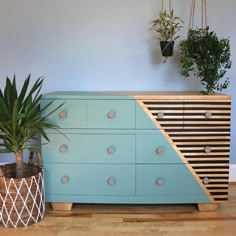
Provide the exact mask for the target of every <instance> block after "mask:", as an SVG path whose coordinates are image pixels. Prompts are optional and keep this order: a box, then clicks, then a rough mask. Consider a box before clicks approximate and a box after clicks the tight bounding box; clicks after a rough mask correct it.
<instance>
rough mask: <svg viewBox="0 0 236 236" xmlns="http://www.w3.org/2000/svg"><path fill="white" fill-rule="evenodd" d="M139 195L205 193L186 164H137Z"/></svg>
mask: <svg viewBox="0 0 236 236" xmlns="http://www.w3.org/2000/svg"><path fill="white" fill-rule="evenodd" d="M136 194H137V195H172V196H175V195H179V196H184V195H204V194H205V193H204V191H203V190H202V188H201V187H200V185H199V184H198V183H197V181H196V180H195V178H194V177H193V176H192V174H191V173H190V172H189V170H188V169H187V167H186V166H185V165H184V164H159V165H137V166H136Z"/></svg>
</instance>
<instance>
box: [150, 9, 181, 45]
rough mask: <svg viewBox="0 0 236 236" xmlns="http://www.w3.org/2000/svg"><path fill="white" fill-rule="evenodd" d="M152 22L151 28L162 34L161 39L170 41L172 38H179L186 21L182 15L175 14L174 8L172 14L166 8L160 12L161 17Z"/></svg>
mask: <svg viewBox="0 0 236 236" xmlns="http://www.w3.org/2000/svg"><path fill="white" fill-rule="evenodd" d="M151 24H152V27H151V29H152V30H154V31H156V32H157V33H158V34H159V35H160V37H158V38H159V39H160V40H161V41H169V40H171V39H172V40H176V39H177V38H179V36H177V33H178V32H179V31H180V29H181V28H182V27H183V24H184V22H183V21H182V20H181V19H180V17H175V16H174V10H173V9H172V10H171V12H170V14H168V13H167V12H166V10H164V11H163V12H160V14H159V18H157V19H156V20H153V21H151Z"/></svg>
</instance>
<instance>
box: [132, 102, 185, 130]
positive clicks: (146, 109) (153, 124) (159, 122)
mask: <svg viewBox="0 0 236 236" xmlns="http://www.w3.org/2000/svg"><path fill="white" fill-rule="evenodd" d="M136 106H137V108H136V128H137V129H157V128H158V129H182V128H183V102H182V101H175V100H140V101H138V103H137V104H136ZM140 108H141V109H140Z"/></svg>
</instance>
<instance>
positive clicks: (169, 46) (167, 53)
mask: <svg viewBox="0 0 236 236" xmlns="http://www.w3.org/2000/svg"><path fill="white" fill-rule="evenodd" d="M174 44H175V42H174V41H161V42H160V46H161V53H162V56H163V57H171V56H173V48H174Z"/></svg>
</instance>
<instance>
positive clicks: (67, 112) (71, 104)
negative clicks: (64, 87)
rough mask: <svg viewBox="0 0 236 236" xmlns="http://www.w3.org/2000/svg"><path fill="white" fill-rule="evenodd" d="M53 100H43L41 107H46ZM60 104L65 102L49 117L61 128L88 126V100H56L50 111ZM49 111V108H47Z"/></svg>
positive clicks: (49, 119)
mask: <svg viewBox="0 0 236 236" xmlns="http://www.w3.org/2000/svg"><path fill="white" fill-rule="evenodd" d="M50 101H51V100H41V107H42V108H43V107H45V106H46V105H47V104H48V103H49V102H50ZM60 104H64V105H63V106H62V107H60V108H59V109H58V110H57V111H56V112H54V113H53V114H51V115H50V116H49V118H48V121H49V122H50V123H53V124H55V125H57V126H59V127H60V128H87V101H84V100H55V101H54V102H53V104H52V105H51V106H50V111H52V110H54V109H55V108H56V107H58V106H59V105H60ZM47 113H49V110H47Z"/></svg>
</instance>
